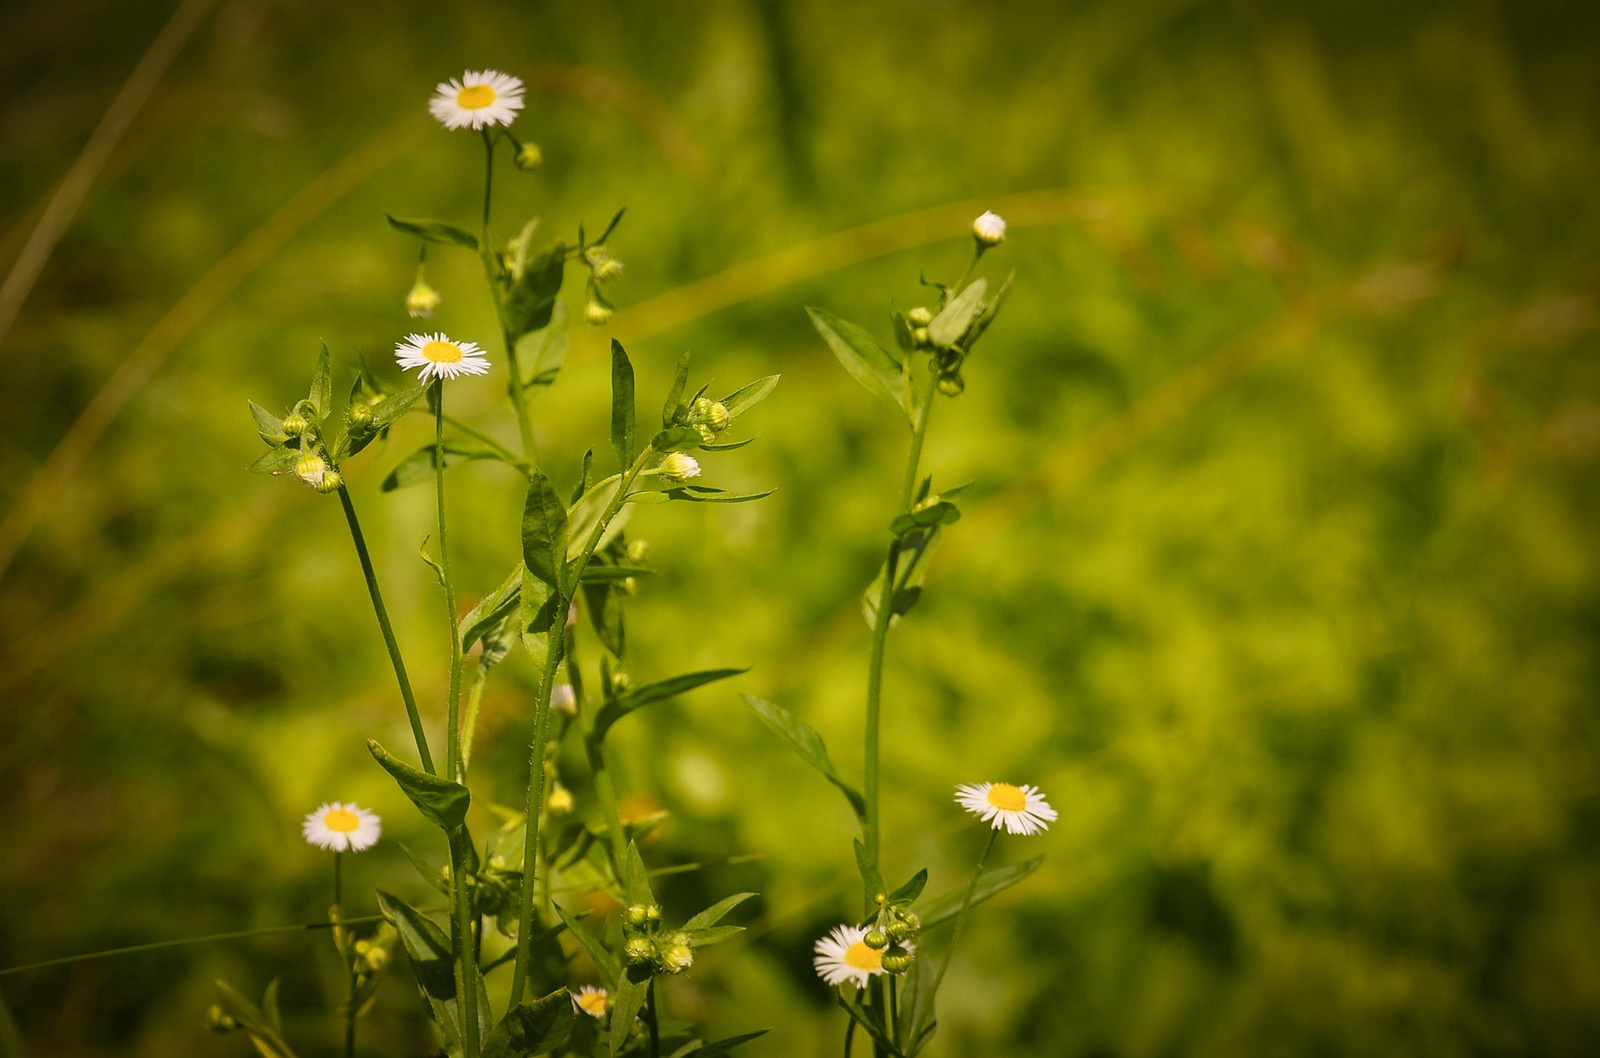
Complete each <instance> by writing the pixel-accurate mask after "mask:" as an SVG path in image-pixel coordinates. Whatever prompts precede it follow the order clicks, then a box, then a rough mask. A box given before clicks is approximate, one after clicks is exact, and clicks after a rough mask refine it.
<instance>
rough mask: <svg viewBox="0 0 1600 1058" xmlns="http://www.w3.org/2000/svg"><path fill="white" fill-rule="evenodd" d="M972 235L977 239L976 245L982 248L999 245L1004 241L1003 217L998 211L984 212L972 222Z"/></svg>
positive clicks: (1004, 225)
mask: <svg viewBox="0 0 1600 1058" xmlns="http://www.w3.org/2000/svg"><path fill="white" fill-rule="evenodd" d="M972 237H973V238H974V239H977V240H978V245H979V246H981V247H983V248H984V249H988V248H989V247H991V246H999V245H1000V244H1001V243H1003V242H1005V241H1006V222H1005V218H1003V217H1001V216H1000V215H999V214H998V213H990V212H985V213H984V214H983V215H982V216H980V217H979V218H978V219H977V220H975V221H973V222H972Z"/></svg>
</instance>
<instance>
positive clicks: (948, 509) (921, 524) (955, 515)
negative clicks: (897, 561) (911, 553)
mask: <svg viewBox="0 0 1600 1058" xmlns="http://www.w3.org/2000/svg"><path fill="white" fill-rule="evenodd" d="M960 520H961V511H960V509H958V508H957V507H956V505H955V504H953V503H951V502H950V501H949V500H940V501H939V502H938V503H932V504H929V505H928V506H926V507H923V508H921V509H920V510H915V511H912V512H910V513H909V514H902V515H900V516H899V517H897V518H896V519H895V520H894V521H892V522H890V523H889V532H891V533H893V534H894V535H895V536H904V535H906V534H907V533H909V532H911V531H912V530H914V529H926V528H928V527H929V526H932V525H953V524H954V523H956V522H958V521H960Z"/></svg>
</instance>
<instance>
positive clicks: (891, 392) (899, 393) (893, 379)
mask: <svg viewBox="0 0 1600 1058" xmlns="http://www.w3.org/2000/svg"><path fill="white" fill-rule="evenodd" d="M806 313H807V314H808V315H810V317H811V325H812V326H813V327H815V328H816V329H817V333H818V334H820V335H822V340H823V341H825V342H827V343H828V348H830V349H832V350H833V355H834V356H836V357H838V358H839V363H841V364H843V365H844V369H845V370H846V371H848V372H850V374H851V375H852V376H854V377H855V380H856V381H857V382H860V383H861V384H862V385H863V386H865V387H867V389H869V390H871V391H872V392H873V393H876V394H877V395H878V396H879V397H881V398H883V400H884V402H885V403H887V404H888V405H889V406H891V407H893V408H895V409H897V410H898V411H899V412H900V414H901V415H903V416H905V417H906V421H907V422H908V423H909V422H910V421H911V418H910V415H911V413H910V411H909V410H908V401H907V399H906V386H905V375H904V372H903V371H902V369H901V366H900V361H898V360H896V359H895V358H894V357H893V356H892V355H891V354H890V353H889V351H888V350H887V349H885V348H884V347H883V346H881V345H879V344H878V342H877V339H875V338H873V337H872V335H870V334H868V333H867V332H866V331H864V330H862V329H861V328H860V327H857V326H856V325H855V324H853V323H850V322H849V321H847V320H841V319H840V318H839V317H837V316H835V315H834V314H833V313H831V312H826V311H824V310H822V309H812V308H808V309H806Z"/></svg>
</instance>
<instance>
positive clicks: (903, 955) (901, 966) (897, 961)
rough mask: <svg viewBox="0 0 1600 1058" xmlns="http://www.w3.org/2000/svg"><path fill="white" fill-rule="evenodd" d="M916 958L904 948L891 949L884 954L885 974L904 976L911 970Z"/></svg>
mask: <svg viewBox="0 0 1600 1058" xmlns="http://www.w3.org/2000/svg"><path fill="white" fill-rule="evenodd" d="M915 959H916V957H915V956H914V955H912V954H911V953H910V952H909V951H906V950H905V949H904V948H890V949H889V950H888V951H886V952H884V953H883V964H882V965H883V971H884V973H891V974H903V973H905V972H906V971H907V970H909V969H911V964H912V962H914V961H915Z"/></svg>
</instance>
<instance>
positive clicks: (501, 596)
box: [458, 562, 523, 654]
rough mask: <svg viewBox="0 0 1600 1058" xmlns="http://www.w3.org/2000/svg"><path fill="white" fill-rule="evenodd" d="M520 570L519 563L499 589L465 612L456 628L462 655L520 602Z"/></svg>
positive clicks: (521, 568)
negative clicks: (458, 633) (458, 630)
mask: <svg viewBox="0 0 1600 1058" xmlns="http://www.w3.org/2000/svg"><path fill="white" fill-rule="evenodd" d="M522 570H523V566H522V564H521V563H520V562H519V563H518V564H517V566H516V568H515V569H513V570H512V571H511V572H510V573H509V574H508V575H507V576H506V579H505V580H503V581H501V582H500V587H498V588H496V589H495V590H494V591H493V592H492V593H490V594H488V595H485V596H484V597H483V598H481V599H479V600H478V605H476V606H474V607H473V608H472V609H471V610H469V611H467V616H465V617H463V618H462V619H461V623H460V625H459V626H458V627H459V628H460V632H461V652H462V653H463V654H465V653H466V652H467V651H469V650H471V649H472V644H474V643H476V642H477V641H478V640H479V639H481V638H482V637H483V636H485V635H487V634H488V633H489V632H491V631H493V630H494V628H495V627H496V626H497V625H499V624H500V623H501V622H502V621H504V620H505V619H506V618H507V617H509V616H511V614H512V612H513V611H515V610H516V609H517V607H518V605H519V604H520V603H521V602H522Z"/></svg>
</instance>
